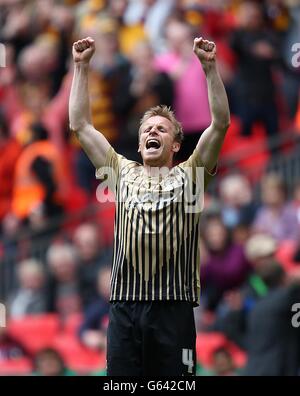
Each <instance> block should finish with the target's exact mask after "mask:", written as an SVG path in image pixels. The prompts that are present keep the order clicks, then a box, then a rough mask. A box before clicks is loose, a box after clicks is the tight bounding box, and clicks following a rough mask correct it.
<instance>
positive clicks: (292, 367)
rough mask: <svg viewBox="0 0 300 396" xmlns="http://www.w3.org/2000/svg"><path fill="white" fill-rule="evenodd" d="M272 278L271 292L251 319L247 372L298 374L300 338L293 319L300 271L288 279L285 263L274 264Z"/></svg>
mask: <svg viewBox="0 0 300 396" xmlns="http://www.w3.org/2000/svg"><path fill="white" fill-rule="evenodd" d="M295 275H296V274H295ZM269 279H270V281H269V287H270V289H269V292H268V294H267V295H266V296H265V297H264V298H262V299H261V300H260V301H258V302H257V304H256V305H255V306H254V308H253V309H252V310H251V312H250V313H249V317H248V320H247V330H246V345H247V351H248V363H247V365H246V368H245V370H244V372H243V374H244V375H251V376H253V375H256V376H258V375H259V376H262V375H270V376H286V375H297V374H299V367H300V338H299V330H298V329H296V328H294V327H293V326H292V323H291V318H292V313H291V308H292V305H293V304H294V303H295V301H299V298H300V282H299V274H297V275H296V276H294V277H291V278H290V279H289V282H288V283H286V282H285V274H284V271H283V269H282V267H281V266H278V265H275V264H273V266H270V273H269Z"/></svg>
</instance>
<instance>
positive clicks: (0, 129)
mask: <svg viewBox="0 0 300 396" xmlns="http://www.w3.org/2000/svg"><path fill="white" fill-rule="evenodd" d="M20 154H21V146H20V145H19V143H18V142H17V141H16V140H15V139H13V138H11V137H10V135H9V129H8V125H7V123H6V121H5V119H4V116H3V115H2V114H1V113H0V180H1V183H0V222H1V221H2V220H3V218H4V217H5V215H7V214H8V212H9V211H10V205H11V200H12V194H13V179H14V173H15V166H16V162H17V159H18V158H19V156H20ZM0 232H1V231H0Z"/></svg>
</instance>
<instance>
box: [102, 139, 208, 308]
mask: <svg viewBox="0 0 300 396" xmlns="http://www.w3.org/2000/svg"><path fill="white" fill-rule="evenodd" d="M96 176H97V178H104V177H106V180H107V185H108V186H109V187H110V189H111V190H112V191H113V192H114V194H115V200H116V215H115V242H114V256H113V266H112V276H111V301H153V300H181V301H190V302H192V303H194V304H198V303H199V295H200V276H199V273H200V263H199V221H200V214H201V213H200V212H201V209H202V201H203V192H204V189H205V187H206V185H207V183H208V181H209V179H210V176H211V174H209V173H208V172H207V171H206V170H205V169H204V168H203V165H202V163H201V158H200V156H199V154H198V152H197V151H196V150H195V151H194V152H193V154H192V155H191V156H190V158H189V159H188V160H187V161H185V162H183V163H181V164H179V165H177V166H175V167H173V168H172V169H171V170H169V169H163V170H162V172H161V173H160V174H158V175H155V176H147V175H146V174H145V170H144V167H143V166H142V165H141V164H139V163H137V162H134V161H129V160H127V159H126V158H124V157H122V156H121V155H119V154H117V153H116V152H115V151H114V149H113V148H112V147H111V148H110V149H109V151H108V154H107V157H106V163H105V166H104V167H102V168H99V169H98V170H97V171H96Z"/></svg>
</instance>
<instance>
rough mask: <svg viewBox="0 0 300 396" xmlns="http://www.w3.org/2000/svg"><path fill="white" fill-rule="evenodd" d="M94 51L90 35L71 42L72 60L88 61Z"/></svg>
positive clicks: (93, 42)
mask: <svg viewBox="0 0 300 396" xmlns="http://www.w3.org/2000/svg"><path fill="white" fill-rule="evenodd" d="M94 52H95V41H94V40H93V39H92V38H91V37H87V38H85V39H83V40H78V41H76V42H75V43H74V44H73V48H72V54H73V60H74V62H76V63H78V62H82V63H88V62H89V61H90V59H91V58H92V56H93V54H94Z"/></svg>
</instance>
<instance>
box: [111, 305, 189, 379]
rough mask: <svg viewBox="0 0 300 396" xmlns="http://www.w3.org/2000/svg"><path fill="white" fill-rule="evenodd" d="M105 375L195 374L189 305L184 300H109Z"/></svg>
mask: <svg viewBox="0 0 300 396" xmlns="http://www.w3.org/2000/svg"><path fill="white" fill-rule="evenodd" d="M109 316H110V320H109V326H108V337H107V375H113V376H122V375H123V376H124V375H125V376H131V375H132V376H167V375H170V376H182V375H195V366H196V330H195V320H194V312H193V305H192V304H191V303H189V302H186V301H145V302H144V301H143V302H125V301H124V302H123V301H120V302H113V303H111V306H110V313H109Z"/></svg>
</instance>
